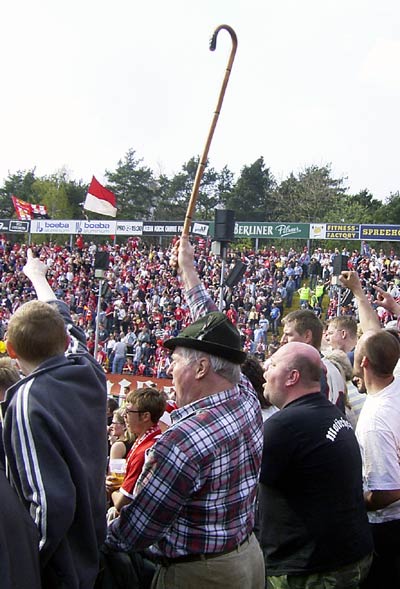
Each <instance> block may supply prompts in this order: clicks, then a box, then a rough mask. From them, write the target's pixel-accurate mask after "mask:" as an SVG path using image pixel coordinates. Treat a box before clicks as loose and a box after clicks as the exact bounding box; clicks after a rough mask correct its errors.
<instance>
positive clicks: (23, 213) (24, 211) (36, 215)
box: [11, 195, 49, 221]
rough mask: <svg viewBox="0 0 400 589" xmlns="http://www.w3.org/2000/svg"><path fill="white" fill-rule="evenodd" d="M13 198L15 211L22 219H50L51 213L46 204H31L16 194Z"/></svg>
mask: <svg viewBox="0 0 400 589" xmlns="http://www.w3.org/2000/svg"><path fill="white" fill-rule="evenodd" d="M11 200H12V202H13V205H14V209H15V212H16V213H17V217H18V219H19V220H20V221H30V220H31V219H48V218H49V214H48V212H47V208H46V207H45V205H38V204H31V203H30V202H26V201H25V200H21V199H20V198H17V197H16V196H14V195H13V196H12V197H11Z"/></svg>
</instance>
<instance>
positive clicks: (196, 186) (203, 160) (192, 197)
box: [182, 25, 237, 235]
mask: <svg viewBox="0 0 400 589" xmlns="http://www.w3.org/2000/svg"><path fill="white" fill-rule="evenodd" d="M221 29H225V30H226V31H228V33H229V34H230V36H231V39H232V49H231V53H230V56H229V60H228V65H227V66H226V70H225V76H224V80H223V82H222V86H221V90H220V93H219V97H218V102H217V106H216V109H215V112H214V116H213V119H212V122H211V126H210V130H209V132H208V137H207V141H206V144H205V146H204V150H203V154H202V156H201V158H200V161H199V165H198V166H197V171H196V176H195V179H194V184H193V188H192V193H191V195H190V199H189V204H188V207H187V210H186V216H185V221H184V224H183V230H182V235H189V231H190V224H191V222H192V216H193V213H194V209H195V206H196V200H197V195H198V192H199V187H200V182H201V178H202V176H203V172H204V169H205V167H206V164H207V157H208V151H209V149H210V145H211V141H212V138H213V135H214V131H215V127H216V126H217V121H218V117H219V113H220V112H221V107H222V102H223V100H224V96H225V90H226V87H227V85H228V81H229V76H230V73H231V69H232V64H233V60H234V59H235V54H236V49H237V37H236V33H235V31H234V30H233V29H232V27H230V26H229V25H219V27H217V28H216V29H215V31H214V33H213V36H212V37H211V41H210V51H215V48H216V47H217V36H218V33H219V32H220V30H221Z"/></svg>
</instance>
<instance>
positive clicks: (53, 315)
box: [2, 250, 107, 589]
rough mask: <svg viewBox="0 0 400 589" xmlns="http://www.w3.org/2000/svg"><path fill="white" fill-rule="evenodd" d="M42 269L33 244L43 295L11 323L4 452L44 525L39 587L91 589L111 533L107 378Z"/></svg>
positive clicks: (35, 278)
mask: <svg viewBox="0 0 400 589" xmlns="http://www.w3.org/2000/svg"><path fill="white" fill-rule="evenodd" d="M46 271H47V267H46V266H45V264H43V263H42V262H41V261H40V260H39V259H38V258H34V257H33V255H32V252H31V250H28V261H27V264H26V266H25V267H24V273H25V274H26V276H27V277H28V278H29V279H30V280H31V282H32V284H33V286H34V288H35V290H36V295H37V297H38V299H39V300H38V301H30V302H28V303H25V304H24V305H22V306H21V307H20V308H19V309H18V311H17V312H16V313H15V314H14V315H13V316H12V318H11V320H10V323H9V326H8V333H7V351H8V354H9V356H10V357H11V358H14V359H15V360H16V362H17V364H18V366H19V369H20V371H21V372H22V374H23V375H24V378H22V379H21V380H20V381H19V382H17V383H16V384H15V385H13V386H12V387H10V389H9V390H8V391H7V394H6V399H5V401H4V403H3V407H2V411H3V420H4V430H3V441H4V448H5V453H6V458H7V463H8V466H9V476H10V480H11V483H12V485H13V486H14V487H15V489H16V490H17V492H18V495H19V496H20V498H21V499H22V501H23V503H24V504H25V506H26V508H27V509H28V510H29V512H30V515H31V517H32V519H33V520H34V522H35V524H36V526H37V528H38V531H39V550H40V566H41V574H42V582H43V587H44V588H45V589H50V588H51V589H57V588H61V587H62V589H78V588H79V589H92V587H93V586H94V583H95V579H96V575H97V572H98V560H99V556H98V553H99V550H98V549H99V546H100V545H101V544H102V542H103V539H104V535H105V490H104V473H105V471H106V459H107V438H106V403H107V394H106V380H105V375H104V372H103V370H102V369H101V367H100V366H99V365H98V364H97V362H96V361H95V360H94V358H93V357H92V356H90V355H89V354H88V352H87V348H86V339H85V335H84V333H83V332H82V331H81V330H80V329H79V328H77V327H76V326H75V325H73V324H72V321H71V317H70V313H69V308H68V306H67V305H66V304H65V303H63V302H61V301H57V300H56V297H55V295H54V293H53V290H52V289H51V287H50V285H49V283H48V282H47V280H46ZM42 301H46V302H42Z"/></svg>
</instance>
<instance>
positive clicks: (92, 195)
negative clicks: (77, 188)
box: [83, 176, 117, 217]
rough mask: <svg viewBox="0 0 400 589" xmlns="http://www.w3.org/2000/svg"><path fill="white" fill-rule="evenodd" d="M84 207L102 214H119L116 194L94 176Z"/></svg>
mask: <svg viewBox="0 0 400 589" xmlns="http://www.w3.org/2000/svg"><path fill="white" fill-rule="evenodd" d="M83 208H84V209H86V210H88V211H93V212H94V213H100V214H101V215H108V216H110V217H116V216H117V207H116V200H115V194H114V193H113V192H111V190H108V189H107V188H104V186H102V185H101V184H100V182H98V181H97V180H96V178H95V177H94V176H93V178H92V181H91V183H90V186H89V190H88V193H87V195H86V200H85V202H84V205H83Z"/></svg>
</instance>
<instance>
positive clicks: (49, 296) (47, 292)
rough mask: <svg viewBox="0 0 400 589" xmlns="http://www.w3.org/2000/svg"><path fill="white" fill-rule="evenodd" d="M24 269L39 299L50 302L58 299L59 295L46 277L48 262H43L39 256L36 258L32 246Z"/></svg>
mask: <svg viewBox="0 0 400 589" xmlns="http://www.w3.org/2000/svg"><path fill="white" fill-rule="evenodd" d="M23 271H24V274H25V276H27V277H28V278H29V280H30V281H31V282H32V286H33V287H34V289H35V291H36V296H37V298H38V300H39V301H43V302H45V303H48V302H50V301H55V300H57V297H56V295H55V294H54V291H53V289H52V288H51V286H50V284H49V283H48V281H47V278H46V273H47V266H46V264H43V262H41V261H40V260H39V258H35V257H34V256H33V253H32V250H31V249H30V248H29V249H28V252H27V262H26V264H25V266H24V268H23Z"/></svg>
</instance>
